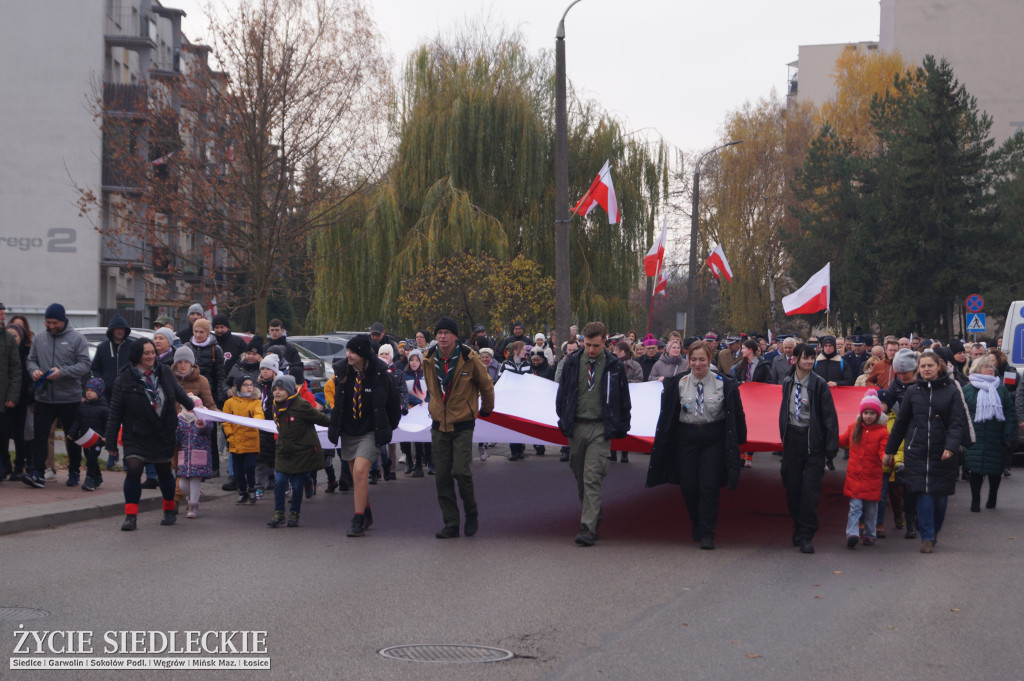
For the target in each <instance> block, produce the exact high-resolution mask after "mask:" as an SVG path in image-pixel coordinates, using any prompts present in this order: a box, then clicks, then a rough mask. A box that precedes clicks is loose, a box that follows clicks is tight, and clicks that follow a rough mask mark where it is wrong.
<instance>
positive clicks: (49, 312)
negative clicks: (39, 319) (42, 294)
mask: <svg viewBox="0 0 1024 681" xmlns="http://www.w3.org/2000/svg"><path fill="white" fill-rule="evenodd" d="M43 318H44V319H56V320H57V321H58V322H64V323H65V324H67V323H68V316H67V314H66V313H65V312H64V306H63V305H61V304H60V303H50V304H49V305H47V306H46V313H45V314H44V315H43Z"/></svg>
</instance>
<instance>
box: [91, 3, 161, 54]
mask: <svg viewBox="0 0 1024 681" xmlns="http://www.w3.org/2000/svg"><path fill="white" fill-rule="evenodd" d="M103 33H104V39H105V40H106V42H107V45H109V46H111V47H124V48H126V49H129V50H140V49H145V48H152V47H155V46H156V38H157V31H156V20H155V19H153V18H152V17H149V16H146V15H143V14H141V13H140V12H139V11H138V10H129V11H124V12H119V13H111V14H107V19H106V24H105V25H104V30H103Z"/></svg>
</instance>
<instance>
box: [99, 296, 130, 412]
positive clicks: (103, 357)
mask: <svg viewBox="0 0 1024 681" xmlns="http://www.w3.org/2000/svg"><path fill="white" fill-rule="evenodd" d="M114 329H124V332H125V333H124V339H123V340H122V341H121V342H120V343H115V342H114ZM131 332H132V328H131V327H130V326H128V322H126V321H125V320H124V317H122V316H121V315H119V314H116V315H114V316H113V317H111V318H110V323H109V324H107V340H105V341H103V342H102V343H100V344H99V345H97V346H96V354H95V355H94V356H93V358H92V367H91V368H92V375H93V376H95V377H96V378H102V379H103V399H105V400H106V401H107V403H108V404H109V403H110V395H111V394H112V393H113V391H114V379H116V378H117V374H118V372H120V371H121V369H123V368H124V367H125V365H126V364H128V354H129V353H130V352H131V349H132V345H133V344H134V343H135V341H134V340H132V338H131Z"/></svg>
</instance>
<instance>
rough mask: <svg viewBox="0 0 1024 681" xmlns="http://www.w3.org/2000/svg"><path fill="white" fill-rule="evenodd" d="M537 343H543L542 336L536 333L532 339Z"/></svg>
mask: <svg viewBox="0 0 1024 681" xmlns="http://www.w3.org/2000/svg"><path fill="white" fill-rule="evenodd" d="M537 341H540V342H541V343H543V342H544V334H542V333H538V334H537V335H535V336H534V337H533V342H534V343H536V342H537Z"/></svg>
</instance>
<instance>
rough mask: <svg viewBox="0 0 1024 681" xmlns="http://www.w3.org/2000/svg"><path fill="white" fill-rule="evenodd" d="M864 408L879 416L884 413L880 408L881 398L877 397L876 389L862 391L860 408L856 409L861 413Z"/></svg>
mask: <svg viewBox="0 0 1024 681" xmlns="http://www.w3.org/2000/svg"><path fill="white" fill-rule="evenodd" d="M865 409H870V410H871V411H873V412H875V413H876V414H878V415H879V416H881V415H882V414H884V413H885V412H884V411H883V410H882V400H880V399H878V391H877V390H874V389H872V390H868V391H867V392H866V393H864V397H863V398H862V399H861V401H860V409H858V412H860V413H863V411H864V410H865Z"/></svg>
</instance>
